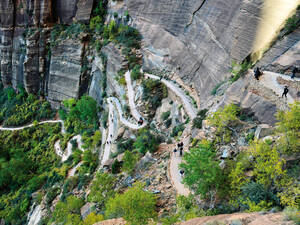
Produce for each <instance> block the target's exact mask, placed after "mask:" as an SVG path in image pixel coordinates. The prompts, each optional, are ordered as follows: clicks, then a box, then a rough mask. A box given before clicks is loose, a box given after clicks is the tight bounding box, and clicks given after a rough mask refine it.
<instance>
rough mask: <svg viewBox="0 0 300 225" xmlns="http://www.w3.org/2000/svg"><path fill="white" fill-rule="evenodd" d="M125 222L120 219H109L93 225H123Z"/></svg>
mask: <svg viewBox="0 0 300 225" xmlns="http://www.w3.org/2000/svg"><path fill="white" fill-rule="evenodd" d="M125 224H126V221H125V220H123V219H122V218H119V219H111V220H104V221H102V222H99V223H95V224H94V225H125Z"/></svg>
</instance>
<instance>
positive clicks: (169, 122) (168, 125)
mask: <svg viewBox="0 0 300 225" xmlns="http://www.w3.org/2000/svg"><path fill="white" fill-rule="evenodd" d="M171 124H172V119H171V118H169V119H167V120H166V121H165V122H164V125H165V126H166V128H169V127H170V126H171Z"/></svg>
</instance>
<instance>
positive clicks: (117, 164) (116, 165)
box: [111, 159, 122, 174]
mask: <svg viewBox="0 0 300 225" xmlns="http://www.w3.org/2000/svg"><path fill="white" fill-rule="evenodd" d="M121 166H122V163H121V162H119V161H118V160H117V159H115V161H114V162H113V164H112V165H111V172H112V174H117V173H119V172H120V170H121Z"/></svg>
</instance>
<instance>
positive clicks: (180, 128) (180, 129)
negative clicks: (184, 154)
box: [171, 123, 185, 137]
mask: <svg viewBox="0 0 300 225" xmlns="http://www.w3.org/2000/svg"><path fill="white" fill-rule="evenodd" d="M184 128H185V127H184V124H183V123H181V124H179V125H177V126H175V127H173V130H172V133H171V137H176V136H177V135H178V134H179V133H180V132H183V131H184Z"/></svg>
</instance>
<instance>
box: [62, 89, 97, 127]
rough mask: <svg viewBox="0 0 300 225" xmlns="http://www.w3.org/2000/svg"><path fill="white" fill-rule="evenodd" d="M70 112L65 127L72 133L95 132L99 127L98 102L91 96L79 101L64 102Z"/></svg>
mask: <svg viewBox="0 0 300 225" xmlns="http://www.w3.org/2000/svg"><path fill="white" fill-rule="evenodd" d="M63 104H64V106H65V108H66V109H67V110H68V112H65V114H66V120H65V126H66V129H67V131H68V132H70V133H73V132H75V133H83V131H85V130H93V131H95V130H96V129H97V127H98V116H97V112H98V108H97V102H96V101H95V100H94V99H93V98H92V97H90V96H87V95H84V96H82V97H81V98H80V99H79V100H75V99H68V100H65V101H63Z"/></svg>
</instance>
